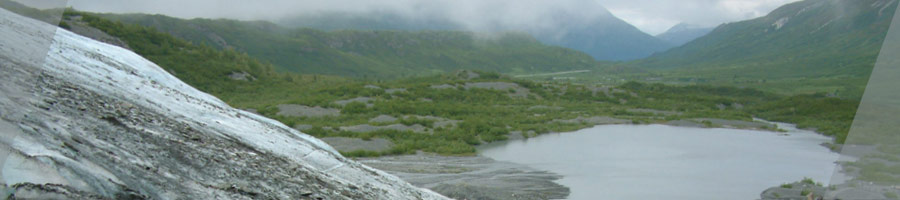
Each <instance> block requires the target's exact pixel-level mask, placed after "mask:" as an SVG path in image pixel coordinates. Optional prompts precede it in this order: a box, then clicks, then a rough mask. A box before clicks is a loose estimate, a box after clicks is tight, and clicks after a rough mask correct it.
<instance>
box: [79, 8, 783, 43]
mask: <svg viewBox="0 0 900 200" xmlns="http://www.w3.org/2000/svg"><path fill="white" fill-rule="evenodd" d="M794 1H796V0H680V1H656V0H560V1H539V0H490V1H481V0H427V1H426V0H370V1H356V0H332V1H310V0H297V1H295V0H259V1H242V0H156V1H141V0H71V1H69V5H70V6H72V7H74V8H76V9H80V10H85V11H96V12H115V13H133V12H141V13H154V14H165V15H169V16H175V17H182V18H195V17H204V18H233V19H244V20H252V19H268V20H274V19H279V18H283V17H285V16H291V15H297V14H303V13H316V12H370V11H384V10H392V11H402V12H401V13H402V14H403V15H407V16H412V17H415V16H422V15H439V16H447V17H449V18H451V19H453V20H454V21H457V22H462V23H463V24H466V25H467V26H468V27H473V28H483V27H490V26H492V25H495V24H492V23H494V22H498V21H499V22H502V23H504V24H508V25H533V26H542V25H543V24H541V23H536V20H537V18H539V17H541V16H545V15H547V14H548V13H551V12H555V11H556V10H560V9H562V10H566V11H567V12H569V13H573V14H578V16H581V17H586V18H590V17H596V16H597V15H603V14H605V13H604V12H602V11H599V12H598V11H597V9H596V7H597V6H600V5H602V6H603V7H606V8H607V9H608V10H609V11H610V12H611V13H612V14H614V15H615V16H617V17H619V18H621V19H623V20H625V21H626V22H628V23H630V24H633V25H635V26H636V27H638V28H639V29H641V30H642V31H644V32H647V33H648V34H653V35H655V34H660V33H662V32H665V31H666V30H667V29H669V28H670V27H672V26H674V25H676V24H678V23H681V22H685V23H690V24H698V25H702V26H715V25H718V24H721V23H725V22H731V21H738V20H745V19H750V18H754V17H760V16H763V15H765V14H766V13H768V12H769V11H771V10H773V9H775V8H777V7H778V6H781V5H784V4H786V3H790V2H794Z"/></svg>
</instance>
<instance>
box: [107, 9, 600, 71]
mask: <svg viewBox="0 0 900 200" xmlns="http://www.w3.org/2000/svg"><path fill="white" fill-rule="evenodd" d="M102 16H103V17H104V18H107V19H113V20H116V21H121V22H124V23H129V24H139V25H143V26H148V27H153V28H155V29H157V30H160V31H162V32H166V33H169V34H172V35H174V36H176V37H179V38H182V39H185V40H188V41H191V42H193V43H197V44H206V45H209V46H213V47H216V48H219V49H234V50H236V51H238V52H246V53H247V54H249V55H251V56H253V57H256V58H258V59H260V60H263V61H266V62H269V63H272V64H274V65H275V66H276V67H277V68H278V69H279V70H281V71H290V72H300V73H315V74H330V75H341V76H355V77H379V78H396V77H404V76H416V75H428V74H436V73H442V72H450V71H454V70H458V69H476V70H484V71H497V72H503V73H532V72H552V71H564V70H571V69H584V68H590V67H593V66H594V61H593V59H592V58H591V57H590V56H589V55H586V54H583V53H581V52H578V51H575V50H570V49H565V48H561V47H552V46H546V45H543V44H541V43H540V42H538V41H537V40H535V39H533V38H532V37H530V36H527V35H525V34H518V33H502V34H495V35H478V34H474V33H469V32H458V31H352V30H343V31H328V32H326V31H319V30H313V29H288V28H283V27H280V26H277V25H275V24H272V23H268V22H259V21H256V22H244V21H234V20H210V19H193V20H183V19H178V18H172V17H166V16H162V15H102Z"/></svg>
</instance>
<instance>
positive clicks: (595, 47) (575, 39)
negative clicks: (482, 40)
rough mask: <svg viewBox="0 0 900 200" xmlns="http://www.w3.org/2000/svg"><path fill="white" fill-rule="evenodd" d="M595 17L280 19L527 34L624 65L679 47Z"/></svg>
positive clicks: (391, 13) (325, 26)
mask: <svg viewBox="0 0 900 200" xmlns="http://www.w3.org/2000/svg"><path fill="white" fill-rule="evenodd" d="M583 6H584V7H591V8H592V10H591V12H593V14H596V15H595V16H591V17H587V16H583V15H584V13H576V12H572V11H571V10H565V9H557V10H552V11H551V12H547V13H544V14H543V15H542V16H540V17H538V19H539V20H537V21H533V22H530V23H526V24H517V23H510V22H507V21H504V20H508V19H493V18H490V17H486V18H483V19H479V20H481V21H480V23H481V24H490V25H489V26H483V25H481V24H479V23H476V24H478V25H472V24H469V23H472V22H460V21H459V20H454V19H452V18H450V17H448V16H446V15H441V14H435V15H430V14H423V15H413V16H408V15H404V14H401V13H403V11H396V10H379V11H371V12H364V13H353V12H323V13H311V14H303V15H298V16H295V17H290V18H287V19H283V20H280V21H278V23H279V24H282V25H285V26H288V27H307V28H315V29H322V30H413V31H419V30H457V31H459V30H471V31H476V32H498V31H499V32H502V31H514V32H526V33H528V34H531V35H533V36H534V37H535V38H537V39H538V40H540V41H541V42H543V43H545V44H550V45H558V46H562V47H566V48H571V49H575V50H579V51H582V52H585V53H587V54H590V55H591V56H593V57H594V58H595V59H597V60H607V61H621V60H634V59H639V58H645V57H647V56H650V55H651V54H653V53H655V52H660V51H664V50H666V49H669V48H671V47H673V46H674V45H672V44H670V43H668V42H665V41H663V40H661V39H659V38H655V37H653V36H651V35H649V34H647V33H644V32H642V31H641V30H639V29H638V28H636V27H634V26H632V25H631V24H628V23H627V22H625V21H623V20H621V19H619V18H617V17H616V16H614V15H612V14H611V13H609V11H607V10H606V8H603V7H602V6H599V5H597V4H594V3H587V4H585V5H583Z"/></svg>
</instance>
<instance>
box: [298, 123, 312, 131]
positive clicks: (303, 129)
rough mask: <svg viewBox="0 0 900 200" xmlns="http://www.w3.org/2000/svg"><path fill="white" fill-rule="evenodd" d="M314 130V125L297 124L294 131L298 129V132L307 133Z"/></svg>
mask: <svg viewBox="0 0 900 200" xmlns="http://www.w3.org/2000/svg"><path fill="white" fill-rule="evenodd" d="M312 128H313V126H312V125H309V124H297V125H294V129H296V130H298V131H306V130H309V129H312Z"/></svg>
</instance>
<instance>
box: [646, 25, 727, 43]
mask: <svg viewBox="0 0 900 200" xmlns="http://www.w3.org/2000/svg"><path fill="white" fill-rule="evenodd" d="M713 28H714V27H702V26H698V25H692V24H685V23H679V24H677V25H675V26H673V27H672V28H669V30H667V31H666V32H664V33H660V34H659V35H656V38H659V39H661V40H663V41H666V42H668V43H669V44H671V45H672V46H681V45H683V44H685V43H688V42H690V41H692V40H694V39H697V38H699V37H702V36H704V35H706V34H708V33H709V32H710V31H712V30H713Z"/></svg>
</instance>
